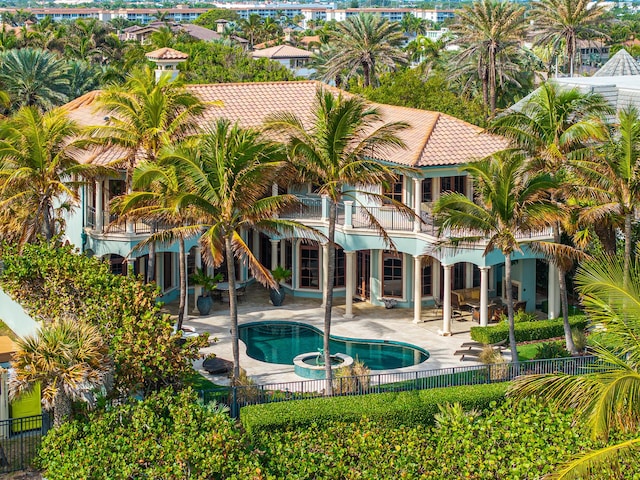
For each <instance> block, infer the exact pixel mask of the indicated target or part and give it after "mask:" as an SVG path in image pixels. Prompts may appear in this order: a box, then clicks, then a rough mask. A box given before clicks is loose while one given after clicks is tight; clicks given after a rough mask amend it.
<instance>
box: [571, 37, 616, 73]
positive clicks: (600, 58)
mask: <svg viewBox="0 0 640 480" xmlns="http://www.w3.org/2000/svg"><path fill="white" fill-rule="evenodd" d="M578 48H579V49H580V61H581V65H583V66H589V67H600V66H601V65H603V64H604V63H606V62H607V60H609V46H608V45H605V41H604V40H603V39H592V40H578Z"/></svg>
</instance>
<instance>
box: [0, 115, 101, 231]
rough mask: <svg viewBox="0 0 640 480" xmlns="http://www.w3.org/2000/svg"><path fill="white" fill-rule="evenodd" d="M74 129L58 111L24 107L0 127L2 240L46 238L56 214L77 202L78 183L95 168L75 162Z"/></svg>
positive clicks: (58, 219) (55, 225)
mask: <svg viewBox="0 0 640 480" xmlns="http://www.w3.org/2000/svg"><path fill="white" fill-rule="evenodd" d="M79 133H80V130H79V127H78V126H77V125H76V124H75V123H74V122H73V121H71V120H70V119H69V118H68V117H67V115H66V112H65V111H63V110H61V109H54V110H50V111H48V112H46V113H44V114H43V113H40V112H39V111H37V110H36V108H35V107H24V108H22V109H21V110H20V111H18V112H17V113H16V114H15V115H14V116H13V117H11V118H10V119H9V120H5V121H4V122H2V123H0V219H1V220H3V222H2V227H0V233H1V234H2V236H3V237H4V238H5V239H11V240H17V241H20V242H27V241H33V240H34V239H35V238H36V237H37V236H38V235H44V237H45V238H47V239H51V238H52V237H53V235H54V234H55V233H57V232H59V231H60V230H61V229H62V226H63V225H61V224H60V222H61V219H62V214H61V212H62V211H64V210H68V209H71V208H73V207H75V206H76V205H77V204H78V202H79V187H80V185H81V181H80V180H79V177H78V175H79V174H81V173H82V174H84V175H85V178H87V177H88V178H90V177H91V173H92V172H95V171H96V170H97V169H95V168H94V167H90V166H83V165H80V164H79V163H78V160H77V159H76V157H77V155H78V152H79V150H78V148H77V147H76V145H75V144H74V142H75V140H76V137H77V136H78V135H79Z"/></svg>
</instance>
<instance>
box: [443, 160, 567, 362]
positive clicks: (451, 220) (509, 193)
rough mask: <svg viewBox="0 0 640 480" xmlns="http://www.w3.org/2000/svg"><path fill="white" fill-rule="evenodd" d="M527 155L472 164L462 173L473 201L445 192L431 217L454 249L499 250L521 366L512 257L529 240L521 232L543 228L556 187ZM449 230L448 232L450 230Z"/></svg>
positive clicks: (513, 343)
mask: <svg viewBox="0 0 640 480" xmlns="http://www.w3.org/2000/svg"><path fill="white" fill-rule="evenodd" d="M528 167H529V166H528V164H527V162H526V159H525V157H524V155H521V154H519V153H517V152H510V151H503V152H499V153H496V154H495V155H493V156H491V157H488V158H485V159H483V160H480V161H478V162H473V163H471V164H469V165H467V166H465V167H463V168H462V169H461V170H462V172H465V173H467V174H468V175H470V176H471V177H472V178H473V181H474V193H475V197H476V198H475V201H474V200H472V199H469V198H467V197H466V196H465V195H463V194H461V193H456V192H452V193H447V194H445V195H443V196H442V197H440V198H439V199H438V201H437V202H436V204H435V206H434V209H433V213H434V216H435V218H436V222H437V224H438V225H439V227H440V229H439V236H441V237H442V236H445V235H447V236H450V239H451V242H452V243H453V244H458V243H461V242H476V241H480V240H482V239H487V246H486V248H485V250H484V255H487V254H488V253H490V252H491V251H493V250H494V249H496V248H497V249H498V250H500V251H501V252H502V254H503V255H504V275H505V288H504V289H503V290H505V291H506V296H507V312H508V319H509V344H510V345H511V358H512V360H513V361H514V362H517V361H518V351H517V349H516V337H515V324H514V320H513V292H512V290H511V288H510V285H511V257H512V255H513V253H514V252H517V251H520V250H521V246H522V244H523V243H524V242H526V240H521V238H522V237H520V238H519V234H520V233H526V232H531V231H535V230H538V229H540V227H541V226H543V225H544V224H545V223H546V219H547V217H548V216H549V214H550V213H553V211H554V210H555V207H554V205H553V203H552V202H551V199H550V195H549V191H550V190H551V189H553V188H555V187H556V183H555V182H554V181H553V179H552V178H551V176H549V175H548V174H544V173H536V172H533V171H530V170H529V169H528ZM449 230H450V231H449Z"/></svg>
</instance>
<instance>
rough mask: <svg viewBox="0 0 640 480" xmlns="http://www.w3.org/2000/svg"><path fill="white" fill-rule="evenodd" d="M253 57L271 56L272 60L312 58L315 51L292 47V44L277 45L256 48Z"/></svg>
mask: <svg viewBox="0 0 640 480" xmlns="http://www.w3.org/2000/svg"><path fill="white" fill-rule="evenodd" d="M252 54H253V58H270V59H272V60H277V59H283V58H311V57H313V53H312V52H310V51H309V50H303V49H301V48H297V47H292V46H291V45H276V46H275V47H269V48H263V49H262V50H254V51H253V53H252Z"/></svg>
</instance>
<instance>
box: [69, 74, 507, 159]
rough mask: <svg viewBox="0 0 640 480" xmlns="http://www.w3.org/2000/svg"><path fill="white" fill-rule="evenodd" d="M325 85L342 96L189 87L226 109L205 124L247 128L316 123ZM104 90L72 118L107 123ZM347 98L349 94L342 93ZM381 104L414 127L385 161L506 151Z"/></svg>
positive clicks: (458, 124) (207, 115) (471, 133)
mask: <svg viewBox="0 0 640 480" xmlns="http://www.w3.org/2000/svg"><path fill="white" fill-rule="evenodd" d="M320 86H322V87H323V88H327V89H329V90H331V91H333V92H334V93H336V94H338V93H339V92H341V91H340V90H338V89H336V88H333V87H329V86H326V85H323V84H322V83H320V82H316V81H311V80H309V81H300V82H263V83H220V84H210V85H189V86H188V88H189V90H190V91H191V92H192V93H194V94H195V95H197V96H198V97H199V98H200V99H201V100H203V101H205V102H213V101H221V102H222V104H223V105H222V106H214V105H212V106H210V107H208V108H207V109H206V111H205V112H204V114H203V116H202V120H201V123H202V125H203V126H204V125H208V124H211V122H213V121H214V120H216V119H217V118H227V119H228V120H230V121H232V122H238V123H239V124H240V125H241V126H243V127H260V126H261V125H262V123H263V122H264V120H265V119H266V118H267V117H268V116H270V115H272V114H274V113H277V112H290V113H293V114H295V115H297V116H298V117H299V118H300V119H301V120H302V122H303V123H304V124H305V125H311V122H312V120H313V119H312V115H311V107H312V105H313V102H314V100H315V95H316V90H317V88H319V87H320ZM98 93H99V92H91V93H88V94H86V95H84V96H82V97H80V98H77V99H75V100H73V101H72V102H70V103H68V104H67V105H66V106H65V108H67V110H69V116H70V117H71V118H72V119H73V120H75V121H77V122H78V123H80V124H81V125H98V124H103V123H104V122H105V116H104V114H101V113H100V112H99V111H96V109H95V108H96V101H95V100H96V98H97V94H98ZM342 94H343V95H346V96H348V95H349V94H348V93H347V92H342ZM373 105H374V106H377V107H378V108H379V110H380V112H381V114H382V118H383V121H385V122H406V123H408V124H409V125H410V128H407V129H406V130H404V131H402V132H401V133H400V137H401V138H402V139H403V140H404V142H405V143H406V145H407V148H406V149H404V150H403V149H394V150H392V151H389V152H384V154H383V155H381V157H384V158H381V159H382V160H387V161H390V162H393V163H396V164H400V165H410V166H416V167H422V166H438V165H459V164H464V163H467V162H468V161H470V160H473V159H478V158H482V157H484V156H486V155H489V154H491V153H493V152H495V151H498V150H501V149H504V148H506V147H507V142H506V140H505V139H503V138H501V137H496V136H493V135H489V134H487V133H484V132H483V130H482V129H481V128H480V127H477V126H475V125H471V124H469V123H467V122H464V121H462V120H459V119H457V118H454V117H451V116H449V115H445V114H442V113H438V112H430V111H427V110H418V109H414V108H406V107H396V106H391V105H382V104H373ZM94 155H95V158H93V159H89V158H87V159H86V160H85V161H93V162H95V163H99V164H104V163H105V162H107V161H113V160H116V159H117V158H119V155H120V156H121V155H122V153H119V152H113V151H112V152H102V153H100V154H96V153H95V152H94Z"/></svg>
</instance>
